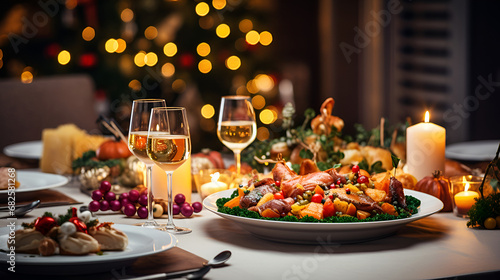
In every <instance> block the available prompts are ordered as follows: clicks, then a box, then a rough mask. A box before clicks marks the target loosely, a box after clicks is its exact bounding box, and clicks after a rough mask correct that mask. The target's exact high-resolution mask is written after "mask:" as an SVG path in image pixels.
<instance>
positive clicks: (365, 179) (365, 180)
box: [358, 175, 368, 184]
mask: <svg viewBox="0 0 500 280" xmlns="http://www.w3.org/2000/svg"><path fill="white" fill-rule="evenodd" d="M358 183H360V184H367V183H368V177H366V176H365V175H361V176H359V178H358Z"/></svg>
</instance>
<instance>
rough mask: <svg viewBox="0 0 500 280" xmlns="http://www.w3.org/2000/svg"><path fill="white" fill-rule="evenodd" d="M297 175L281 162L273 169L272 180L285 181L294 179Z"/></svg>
mask: <svg viewBox="0 0 500 280" xmlns="http://www.w3.org/2000/svg"><path fill="white" fill-rule="evenodd" d="M297 176H298V175H297V173H295V172H294V171H293V170H291V169H290V168H289V167H288V166H287V165H286V164H284V163H283V162H278V163H276V165H275V166H274V168H273V179H274V181H280V182H283V181H287V180H290V179H292V178H294V177H297Z"/></svg>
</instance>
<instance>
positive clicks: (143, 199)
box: [138, 194, 148, 206]
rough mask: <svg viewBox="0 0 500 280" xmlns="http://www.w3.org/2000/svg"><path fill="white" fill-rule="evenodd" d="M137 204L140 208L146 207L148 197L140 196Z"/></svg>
mask: <svg viewBox="0 0 500 280" xmlns="http://www.w3.org/2000/svg"><path fill="white" fill-rule="evenodd" d="M138 202H139V204H140V205H142V206H146V205H148V196H147V195H145V194H142V195H141V196H139V200H138Z"/></svg>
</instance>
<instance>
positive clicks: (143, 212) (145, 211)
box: [137, 206, 148, 219]
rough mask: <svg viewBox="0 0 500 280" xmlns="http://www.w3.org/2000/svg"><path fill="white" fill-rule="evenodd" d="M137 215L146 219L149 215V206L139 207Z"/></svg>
mask: <svg viewBox="0 0 500 280" xmlns="http://www.w3.org/2000/svg"><path fill="white" fill-rule="evenodd" d="M137 215H138V216H139V218H141V219H146V218H147V217H148V208H146V207H144V206H141V207H139V208H137Z"/></svg>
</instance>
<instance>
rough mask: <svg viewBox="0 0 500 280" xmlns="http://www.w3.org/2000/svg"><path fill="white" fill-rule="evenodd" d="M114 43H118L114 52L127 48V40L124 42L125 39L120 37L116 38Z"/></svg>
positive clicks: (120, 51)
mask: <svg viewBox="0 0 500 280" xmlns="http://www.w3.org/2000/svg"><path fill="white" fill-rule="evenodd" d="M116 43H117V44H118V47H117V48H116V51H115V52H116V53H122V52H124V51H125V49H126V48H127V42H125V40H123V39H122V38H118V39H116Z"/></svg>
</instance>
